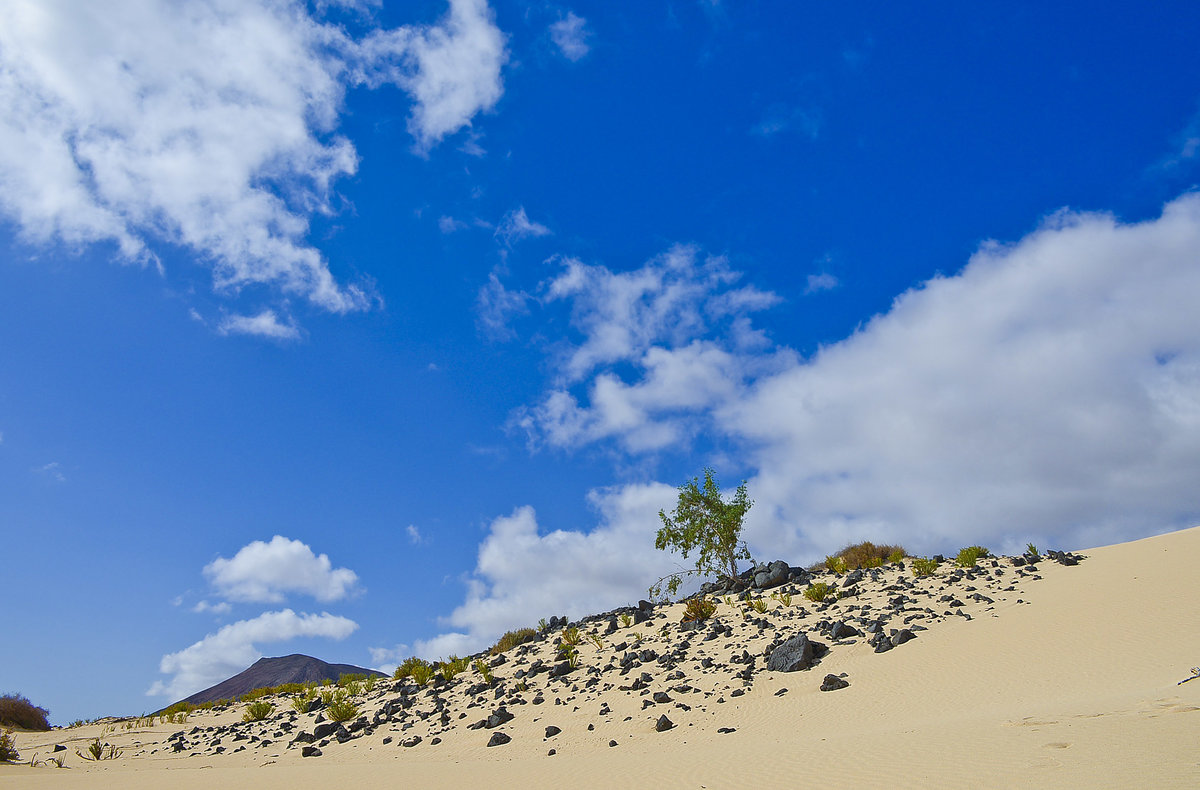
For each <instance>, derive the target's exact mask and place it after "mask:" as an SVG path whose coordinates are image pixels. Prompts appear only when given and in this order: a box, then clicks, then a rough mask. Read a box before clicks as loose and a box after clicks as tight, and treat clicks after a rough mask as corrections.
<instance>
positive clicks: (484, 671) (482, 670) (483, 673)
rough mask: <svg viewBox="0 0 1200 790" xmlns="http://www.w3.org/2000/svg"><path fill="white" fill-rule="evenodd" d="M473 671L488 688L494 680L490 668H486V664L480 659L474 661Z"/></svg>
mask: <svg viewBox="0 0 1200 790" xmlns="http://www.w3.org/2000/svg"><path fill="white" fill-rule="evenodd" d="M475 671H476V672H478V673H479V676H480V677H482V678H483V682H484V683H487V684H488V685H489V686H490V685H492V682H493V681H494V680H495V679H496V678H495V676H493V675H492V668H491V667H490V666H488V663H487V662H486V661H484V660H483V659H482V658H477V659H475Z"/></svg>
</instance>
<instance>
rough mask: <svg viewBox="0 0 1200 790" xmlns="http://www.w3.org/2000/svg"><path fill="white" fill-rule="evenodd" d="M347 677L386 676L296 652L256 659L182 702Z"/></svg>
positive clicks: (236, 695) (195, 701)
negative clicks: (247, 666) (246, 666)
mask: <svg viewBox="0 0 1200 790" xmlns="http://www.w3.org/2000/svg"><path fill="white" fill-rule="evenodd" d="M349 674H359V675H364V674H365V675H375V676H376V677H381V678H382V677H387V676H386V675H384V674H383V673H382V672H377V671H376V670H374V669H363V668H362V667H356V666H354V665H353V664H327V663H325V662H324V661H321V660H320V659H317V658H313V657H311V656H302V655H300V654H298V653H297V654H293V655H290V656H282V657H280V658H260V659H259V660H258V661H256V662H254V664H253V665H252V666H250V668H249V669H246V670H245V671H243V672H239V673H238V674H236V675H234V676H233V677H231V678H229V679H228V680H223V681H221V682H220V683H218V684H217V685H215V686H210V687H209V688H206V689H204V691H197V692H196V693H195V694H193V695H192V696H190V697H188V698H187V699H184V700H183V702H188V703H191V704H193V705H199V704H200V703H202V702H213V701H215V700H219V699H237V698H238V697H240V696H241V695H243V694H245V693H247V692H249V691H253V690H254V689H258V688H265V687H267V686H278V685H280V684H281V683H320V682H321V681H322V680H337V679H338V678H340V677H341V676H342V675H349Z"/></svg>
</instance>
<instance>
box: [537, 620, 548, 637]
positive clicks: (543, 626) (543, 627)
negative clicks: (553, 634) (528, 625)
mask: <svg viewBox="0 0 1200 790" xmlns="http://www.w3.org/2000/svg"><path fill="white" fill-rule="evenodd" d="M537 630H538V633H540V634H544V633H546V632H547V631H549V630H550V623H548V622H546V618H545V617H543V618H542V619H540V620H538V627H537Z"/></svg>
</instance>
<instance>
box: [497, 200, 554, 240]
mask: <svg viewBox="0 0 1200 790" xmlns="http://www.w3.org/2000/svg"><path fill="white" fill-rule="evenodd" d="M495 235H496V238H498V239H501V240H502V241H503V242H504V243H505V244H506V245H508V246H509V247H511V246H512V245H513V243H514V242H518V241H521V240H522V239H529V238H536V237H538V236H549V235H550V229H549V228H547V227H546V226H545V225H542V224H541V223H538V222H534V221H533V220H531V219H530V218H529V215H528V214H526V213H525V207H524V206H519V207H518V208H515V209H513V210H512V211H510V212H508V213H507V214H505V215H504V218H503V219H501V220H500V224H499V225H497V226H496V231H495Z"/></svg>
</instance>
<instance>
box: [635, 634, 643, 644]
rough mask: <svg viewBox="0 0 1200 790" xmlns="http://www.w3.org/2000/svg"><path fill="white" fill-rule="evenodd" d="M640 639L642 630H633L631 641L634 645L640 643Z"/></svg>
mask: <svg viewBox="0 0 1200 790" xmlns="http://www.w3.org/2000/svg"><path fill="white" fill-rule="evenodd" d="M642 639H643V637H642V632H641V631H634V632H633V643H634V644H635V645H636V644H640V643H641V642H642Z"/></svg>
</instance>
